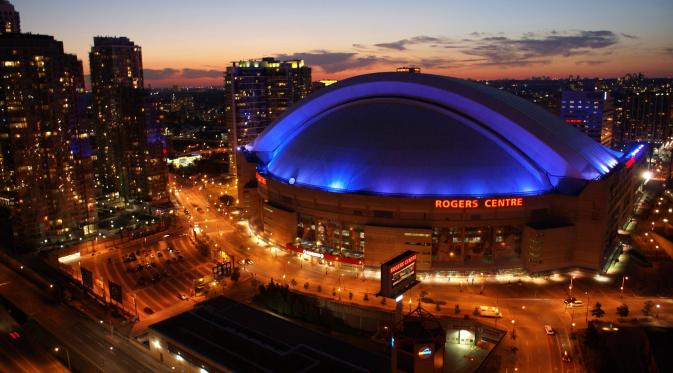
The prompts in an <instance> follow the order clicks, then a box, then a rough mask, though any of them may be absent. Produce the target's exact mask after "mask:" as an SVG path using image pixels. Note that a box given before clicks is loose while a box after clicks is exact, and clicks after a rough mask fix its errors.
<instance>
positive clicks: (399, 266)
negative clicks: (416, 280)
mask: <svg viewBox="0 0 673 373" xmlns="http://www.w3.org/2000/svg"><path fill="white" fill-rule="evenodd" d="M414 262H416V254H414V255H412V256H410V257H408V258H406V259H404V260H403V261H401V262H399V263H397V264H395V265H393V266H392V267H390V273H395V272H397V271H399V270H400V269H402V268H404V267H406V266H408V265H409V264H411V263H414Z"/></svg>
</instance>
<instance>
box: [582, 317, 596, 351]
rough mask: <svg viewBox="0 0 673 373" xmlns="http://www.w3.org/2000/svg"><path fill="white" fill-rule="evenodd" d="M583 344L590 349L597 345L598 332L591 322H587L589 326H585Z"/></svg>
mask: <svg viewBox="0 0 673 373" xmlns="http://www.w3.org/2000/svg"><path fill="white" fill-rule="evenodd" d="M584 343H586V345H587V346H591V347H595V346H596V344H597V343H598V330H596V325H594V322H593V321H589V325H588V326H587V333H586V336H585V337H584Z"/></svg>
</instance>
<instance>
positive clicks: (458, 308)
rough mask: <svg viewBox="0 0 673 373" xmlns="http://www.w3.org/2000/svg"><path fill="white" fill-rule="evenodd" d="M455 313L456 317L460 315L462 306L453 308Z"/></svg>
mask: <svg viewBox="0 0 673 373" xmlns="http://www.w3.org/2000/svg"><path fill="white" fill-rule="evenodd" d="M453 313H455V314H456V315H457V314H459V313H460V305H458V304H456V307H454V308H453Z"/></svg>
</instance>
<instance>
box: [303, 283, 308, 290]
mask: <svg viewBox="0 0 673 373" xmlns="http://www.w3.org/2000/svg"><path fill="white" fill-rule="evenodd" d="M308 286H309V285H308V282H306V283H305V284H304V290H308Z"/></svg>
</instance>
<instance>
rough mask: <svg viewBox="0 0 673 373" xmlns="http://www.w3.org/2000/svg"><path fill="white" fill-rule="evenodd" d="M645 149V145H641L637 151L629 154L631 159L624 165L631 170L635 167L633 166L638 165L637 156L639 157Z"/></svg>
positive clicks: (634, 150)
mask: <svg viewBox="0 0 673 373" xmlns="http://www.w3.org/2000/svg"><path fill="white" fill-rule="evenodd" d="M644 147H645V145H644V144H640V145H638V146H637V147H636V148H635V149H633V150H632V151H631V152H630V153H629V154H627V156H628V157H629V159H628V160H627V161H626V162H625V163H624V166H625V167H626V168H631V166H633V164H634V163H636V156H637V155H638V153H640V151H641V150H643V148H644Z"/></svg>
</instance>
